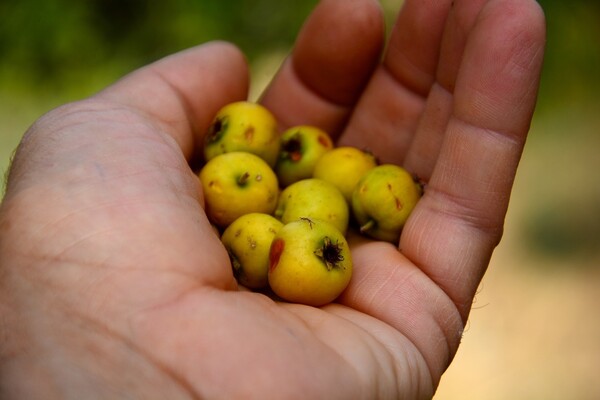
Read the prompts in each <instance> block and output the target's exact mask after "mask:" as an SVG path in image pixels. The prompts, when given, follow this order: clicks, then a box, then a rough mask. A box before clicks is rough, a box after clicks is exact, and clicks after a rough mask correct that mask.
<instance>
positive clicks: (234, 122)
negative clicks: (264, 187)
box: [204, 101, 281, 168]
mask: <svg viewBox="0 0 600 400" xmlns="http://www.w3.org/2000/svg"><path fill="white" fill-rule="evenodd" d="M280 146H281V143H280V134H279V132H278V130H277V120H276V119H275V117H274V116H273V114H271V112H270V111H269V110H268V109H266V108H265V107H263V106H261V105H260V104H257V103H253V102H249V101H238V102H235V103H230V104H228V105H226V106H225V107H223V108H221V109H220V110H219V112H217V114H216V116H215V118H214V119H213V121H212V123H211V125H210V127H209V128H208V132H207V133H206V136H205V143H204V157H205V159H206V160H211V159H212V158H214V157H215V156H217V155H219V154H223V153H229V152H234V151H245V152H248V153H252V154H255V155H257V156H259V157H261V158H262V159H263V160H265V161H266V162H267V164H269V166H270V167H271V168H273V167H274V166H275V162H276V161H277V156H278V155H279V148H280Z"/></svg>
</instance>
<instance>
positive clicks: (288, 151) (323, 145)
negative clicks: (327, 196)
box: [275, 125, 333, 187]
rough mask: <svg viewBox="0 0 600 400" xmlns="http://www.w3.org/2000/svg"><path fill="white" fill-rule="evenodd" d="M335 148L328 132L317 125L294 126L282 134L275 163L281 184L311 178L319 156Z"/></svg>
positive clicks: (285, 184) (284, 185)
mask: <svg viewBox="0 0 600 400" xmlns="http://www.w3.org/2000/svg"><path fill="white" fill-rule="evenodd" d="M332 148H333V141H332V140H331V137H330V136H329V134H327V132H325V131H323V130H322V129H320V128H317V127H316V126H311V125H300V126H295V127H292V128H290V129H288V130H286V131H285V132H283V133H282V135H281V150H280V152H279V158H278V159H277V164H276V165H275V173H276V174H277V178H278V179H279V184H280V185H281V186H283V187H286V186H289V185H291V184H292V183H294V182H297V181H299V180H301V179H308V178H311V177H312V175H313V170H314V168H315V164H316V163H317V161H318V160H319V158H320V157H321V156H322V155H323V154H325V153H326V152H328V151H330V150H331V149H332Z"/></svg>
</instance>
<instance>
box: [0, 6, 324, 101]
mask: <svg viewBox="0 0 600 400" xmlns="http://www.w3.org/2000/svg"><path fill="white" fill-rule="evenodd" d="M316 3H317V0H297V1H293V2H281V1H276V0H233V1H230V0H229V1H228V0H169V1H145V0H88V1H73V0H44V1H38V0H19V1H11V0H2V1H0V21H1V23H0V84H4V85H12V84H15V83H16V82H18V83H19V86H20V87H21V89H22V90H34V91H41V90H50V91H55V90H65V89H69V88H68V87H70V86H75V87H81V86H82V85H83V86H90V82H91V85H92V86H93V82H94V80H95V78H94V74H100V75H103V76H106V75H111V74H113V75H121V74H122V73H125V72H127V71H129V70H131V69H133V68H135V67H138V66H140V65H143V64H146V63H148V62H150V61H153V60H155V59H157V58H160V57H162V56H164V55H167V54H170V53H172V52H175V51H177V50H180V49H183V48H186V47H190V46H193V45H196V44H198V43H202V42H205V41H209V40H215V39H221V40H228V41H232V42H234V43H236V44H237V45H238V46H239V47H240V48H241V49H242V50H243V51H244V52H245V53H246V55H247V56H248V58H249V59H250V60H253V59H254V58H255V57H256V56H257V55H258V54H261V53H264V52H268V51H270V50H273V49H276V48H280V47H289V46H290V45H291V44H292V43H293V39H294V37H295V35H296V33H297V31H298V29H299V27H300V25H301V23H302V21H303V20H304V18H305V17H306V15H307V14H308V13H309V11H310V10H311V9H312V7H313V6H314V5H315V4H316ZM107 71H108V72H107Z"/></svg>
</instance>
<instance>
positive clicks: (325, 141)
mask: <svg viewBox="0 0 600 400" xmlns="http://www.w3.org/2000/svg"><path fill="white" fill-rule="evenodd" d="M317 140H318V141H319V143H321V145H322V146H323V147H329V140H328V139H327V138H326V137H325V136H323V135H319V138H318V139H317Z"/></svg>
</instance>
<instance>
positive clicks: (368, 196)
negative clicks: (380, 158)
mask: <svg viewBox="0 0 600 400" xmlns="http://www.w3.org/2000/svg"><path fill="white" fill-rule="evenodd" d="M420 198H421V190H420V187H419V185H418V184H417V183H415V181H414V179H413V177H412V176H411V174H409V173H408V172H407V171H406V170H405V169H404V168H402V167H399V166H397V165H392V164H384V165H379V166H377V167H375V168H373V169H371V170H370V171H369V172H367V173H366V174H365V175H364V176H363V177H362V178H361V180H360V181H359V182H358V185H357V186H356V188H355V189H354V193H353V195H352V212H353V214H354V217H355V219H356V221H357V222H358V224H359V225H360V231H361V233H363V234H365V235H367V236H370V237H372V238H374V239H378V240H384V241H387V242H391V243H398V240H399V238H400V233H401V231H402V228H403V227H404V224H405V222H406V220H407V219H408V216H409V215H410V213H411V212H412V210H413V209H414V208H415V205H416V204H417V202H418V201H419V199H420Z"/></svg>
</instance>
